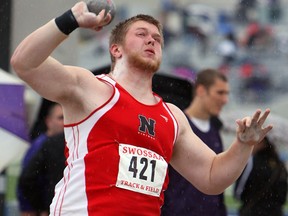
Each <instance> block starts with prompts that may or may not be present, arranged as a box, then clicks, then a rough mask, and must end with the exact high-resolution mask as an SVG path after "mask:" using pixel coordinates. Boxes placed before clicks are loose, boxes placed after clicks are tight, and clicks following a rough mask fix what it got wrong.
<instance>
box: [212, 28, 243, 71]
mask: <svg viewBox="0 0 288 216" xmlns="http://www.w3.org/2000/svg"><path fill="white" fill-rule="evenodd" d="M217 51H218V54H219V55H220V56H221V57H222V62H221V65H222V66H227V65H231V64H233V63H234V62H235V60H236V58H237V51H238V42H237V39H236V36H235V35H234V33H233V32H229V33H227V34H226V35H225V37H224V39H223V40H222V41H220V43H219V44H218V47H217Z"/></svg>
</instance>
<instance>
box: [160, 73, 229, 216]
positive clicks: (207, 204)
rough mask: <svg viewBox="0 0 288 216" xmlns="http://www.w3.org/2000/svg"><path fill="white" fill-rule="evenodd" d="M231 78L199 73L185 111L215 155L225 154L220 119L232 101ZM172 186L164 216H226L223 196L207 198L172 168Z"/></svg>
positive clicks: (167, 194)
mask: <svg viewBox="0 0 288 216" xmlns="http://www.w3.org/2000/svg"><path fill="white" fill-rule="evenodd" d="M229 91H230V89H229V83H228V80H227V77H226V76H225V75H224V74H222V73H221V72H219V71H217V70H214V69H205V70H202V71H200V72H198V74H197V77H196V81H195V84H194V98H193V100H192V102H191V104H190V106H189V107H188V108H187V109H186V110H185V111H184V112H185V115H186V117H187V119H188V122H189V124H190V127H191V128H192V130H193V131H194V133H195V134H196V135H197V136H198V137H199V138H200V139H201V140H203V141H204V143H206V144H207V146H208V147H209V148H210V149H212V150H213V151H214V152H215V153H217V154H219V153H221V152H222V151H223V144H222V140H221V136H220V129H221V127H222V122H221V121H220V119H219V118H218V117H217V116H218V115H219V114H220V112H221V110H222V108H223V106H224V105H225V104H226V103H227V102H228V95H229ZM169 178H170V183H169V185H168V189H167V190H166V191H165V204H164V206H163V207H162V212H161V214H162V216H180V215H181V216H212V215H213V216H226V215H227V212H226V207H225V203H224V196H223V193H221V194H219V195H206V194H204V193H202V192H200V191H199V190H198V189H196V188H195V187H194V186H193V185H192V184H191V183H189V182H188V181H187V180H185V179H184V178H183V177H182V176H181V175H180V174H179V173H178V172H177V171H175V170H174V169H173V168H172V167H171V166H169Z"/></svg>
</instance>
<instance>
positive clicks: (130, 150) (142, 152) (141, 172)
mask: <svg viewBox="0 0 288 216" xmlns="http://www.w3.org/2000/svg"><path fill="white" fill-rule="evenodd" d="M119 155H120V162H119V172H118V177H117V182H116V187H119V188H123V189H127V190H131V191H135V192H138V193H143V194H148V195H152V196H157V197H159V196H160V193H161V190H162V187H163V183H164V180H165V177H166V172H167V166H168V164H167V162H166V161H165V160H164V158H163V157H162V156H161V155H159V154H157V153H155V152H154V151H151V150H149V149H146V148H141V147H136V146H133V145H128V144H119Z"/></svg>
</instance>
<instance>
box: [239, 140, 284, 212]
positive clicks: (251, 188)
mask: <svg viewBox="0 0 288 216" xmlns="http://www.w3.org/2000/svg"><path fill="white" fill-rule="evenodd" d="M234 196H235V198H236V199H238V200H240V201H241V206H240V208H239V216H272V215H273V216H283V215H284V214H283V205H284V203H285V201H286V196H287V170H286V167H285V165H284V163H283V162H282V161H281V160H280V158H279V156H278V153H277V152H276V150H275V146H274V144H273V143H272V142H271V141H270V140H269V139H268V138H267V137H266V138H264V139H263V141H262V142H260V143H259V144H258V145H255V147H254V150H253V156H252V157H251V158H250V161H249V163H248V164H247V166H246V168H245V170H244V171H243V173H242V175H241V176H240V178H239V179H238V180H237V182H236V184H235V188H234Z"/></svg>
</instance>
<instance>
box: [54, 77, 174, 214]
mask: <svg viewBox="0 0 288 216" xmlns="http://www.w3.org/2000/svg"><path fill="white" fill-rule="evenodd" d="M97 79H99V80H100V81H103V82H107V83H109V84H111V85H112V86H113V88H114V93H113V95H112V96H111V98H110V99H109V100H108V101H107V102H106V103H105V104H104V105H102V106H101V107H99V108H97V109H96V110H95V111H93V112H92V113H91V114H90V115H89V116H88V117H87V118H86V119H84V120H83V121H81V122H78V123H75V124H70V125H65V127H64V132H65V139H66V142H67V151H68V152H67V167H66V168H65V170H64V176H63V179H62V180H61V181H60V182H59V183H58V184H57V185H56V188H55V196H54V198H53V202H52V204H51V206H50V212H51V213H50V215H69V216H71V215H79V216H80V215H81V216H85V215H89V216H90V215H97V216H98V215H103V216H110V215H111V216H112V215H113V216H114V215H123V216H124V215H125V216H127V215H160V208H161V206H162V204H163V197H164V196H163V191H164V190H165V189H166V188H167V185H168V175H167V166H168V163H169V161H170V159H171V156H172V149H173V145H174V142H175V139H176V136H177V131H178V125H177V122H176V120H175V118H174V117H173V115H172V113H171V111H170V110H169V108H168V107H167V105H166V103H164V102H163V101H162V99H160V101H159V102H158V103H157V104H155V105H145V104H142V103H140V102H139V101H137V100H136V99H135V98H133V97H132V96H131V95H130V94H129V93H128V92H127V91H126V90H125V89H123V88H122V87H121V86H120V85H119V84H118V83H116V82H115V81H114V80H112V79H111V78H110V77H108V76H106V75H100V76H97ZM155 96H156V97H158V96H157V95H156V94H155Z"/></svg>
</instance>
